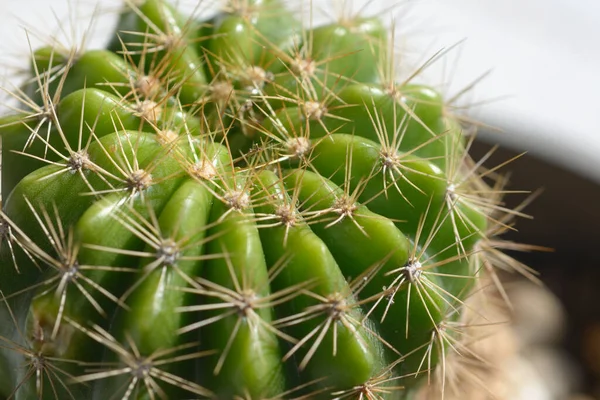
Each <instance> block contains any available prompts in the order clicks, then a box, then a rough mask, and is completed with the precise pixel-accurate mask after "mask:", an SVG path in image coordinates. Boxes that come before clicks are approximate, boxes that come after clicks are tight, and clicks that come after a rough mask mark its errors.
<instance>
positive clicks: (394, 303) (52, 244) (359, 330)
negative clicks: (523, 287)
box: [0, 0, 527, 399]
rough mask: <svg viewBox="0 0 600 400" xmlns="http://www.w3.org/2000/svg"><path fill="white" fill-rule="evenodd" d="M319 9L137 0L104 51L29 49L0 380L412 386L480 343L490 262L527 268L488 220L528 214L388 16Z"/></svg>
mask: <svg viewBox="0 0 600 400" xmlns="http://www.w3.org/2000/svg"><path fill="white" fill-rule="evenodd" d="M199 11H202V10H199ZM310 25H311V27H306V26H303V24H301V23H300V22H299V21H298V20H297V19H296V17H295V13H294V12H293V11H291V10H287V9H285V8H283V7H282V5H281V4H280V3H279V1H275V0H271V1H267V0H264V1H259V0H254V1H250V0H245V1H230V2H229V3H228V4H227V6H226V7H225V8H223V10H222V12H220V13H218V14H217V15H216V16H214V17H213V18H211V19H209V20H201V19H200V18H197V17H196V16H193V17H190V18H188V17H186V16H184V15H183V14H182V13H181V12H179V11H178V10H176V9H175V8H174V7H173V6H172V5H170V4H168V3H165V2H163V1H160V0H146V1H142V2H139V1H136V2H131V3H130V2H128V7H127V8H126V9H124V10H123V12H122V14H121V15H120V17H119V21H118V26H117V28H116V30H115V32H114V34H113V35H112V37H111V41H110V43H109V44H108V46H107V49H104V50H83V49H78V50H76V51H70V50H64V47H63V46H59V45H58V44H57V43H49V44H48V46H46V47H42V48H39V49H36V50H35V51H32V56H31V71H32V73H31V78H30V79H29V80H27V81H26V82H25V84H24V85H22V86H21V87H20V88H15V89H10V90H9V89H6V91H7V92H8V93H9V94H11V95H12V97H14V98H15V99H16V100H17V101H18V102H19V104H18V107H17V108H15V109H14V110H13V112H12V113H11V114H10V115H7V116H4V117H3V118H2V119H1V120H0V127H1V128H0V134H1V138H2V156H3V161H2V167H3V169H2V193H3V195H4V196H5V197H6V198H5V199H4V202H3V203H2V214H1V216H2V219H1V221H0V223H1V225H0V227H1V230H0V232H1V233H2V247H1V251H2V263H1V265H0V268H1V274H2V280H1V284H0V290H1V293H2V295H1V300H2V302H1V304H2V306H1V307H0V313H1V315H0V318H2V321H3V322H2V324H1V326H0V350H1V352H0V397H3V398H6V399H34V398H35V399H38V398H39V399H186V398H219V399H289V398H305V399H309V398H315V399H317V398H323V399H332V398H336V399H412V398H414V396H415V394H414V393H415V392H416V391H417V390H419V388H421V387H422V386H424V385H427V384H428V382H429V381H430V380H431V379H432V378H433V372H434V371H440V370H441V371H442V373H441V376H442V378H441V379H442V380H443V381H445V378H444V376H445V374H444V371H445V370H446V369H447V368H451V365H450V364H449V363H448V362H446V360H447V359H448V360H449V359H450V358H449V357H448V354H449V353H456V354H457V355H459V354H461V353H463V354H468V352H469V350H468V349H466V347H465V344H464V343H465V341H470V340H474V338H473V337H472V336H469V337H464V336H465V335H464V334H463V330H462V327H463V326H464V321H463V319H462V315H463V310H464V308H465V307H466V306H465V302H466V301H467V299H468V298H469V297H471V296H474V295H475V294H477V293H479V292H482V291H483V286H482V285H484V284H483V283H482V282H483V281H482V278H481V275H482V274H484V275H492V276H495V275H494V274H495V272H494V269H493V268H494V266H493V263H492V262H493V261H500V262H501V264H499V266H500V267H502V268H516V269H518V270H520V271H522V272H525V273H527V270H523V268H524V267H523V266H521V265H520V264H518V263H517V262H516V261H512V260H511V259H510V258H508V257H507V256H504V255H503V254H502V253H501V252H500V250H501V249H502V248H503V247H505V246H506V247H509V248H511V249H515V248H516V249H518V248H519V247H518V246H516V245H514V244H505V243H503V242H502V241H501V240H500V239H497V237H496V236H497V234H498V233H501V232H502V231H504V230H505V229H510V227H511V226H512V220H513V218H514V217H515V216H520V215H522V214H521V212H520V210H510V209H506V208H504V207H503V205H502V204H503V203H502V195H503V194H504V193H505V190H504V184H505V180H504V179H502V178H501V177H500V176H499V175H498V174H497V172H496V169H495V168H494V169H491V170H490V169H485V168H484V167H483V166H482V162H474V161H473V160H471V159H470V157H469V155H468V149H469V146H470V144H471V143H472V140H473V138H474V136H473V135H472V134H469V135H467V134H463V132H468V131H467V130H463V126H462V125H461V118H460V117H459V116H456V115H454V113H453V112H452V108H451V107H450V106H449V105H448V104H447V103H445V102H444V99H443V98H442V96H441V94H439V93H438V92H437V91H436V90H434V89H433V88H430V87H428V86H425V85H422V84H417V83H414V82H413V80H414V79H415V78H416V77H417V76H418V72H419V70H417V72H415V74H413V75H412V76H411V78H410V79H408V80H406V81H403V82H398V81H396V77H395V73H394V68H395V66H394V62H395V61H394V59H395V57H394V56H393V40H392V39H391V38H390V37H389V33H388V31H389V29H388V28H387V27H386V26H385V25H384V23H383V22H382V21H381V19H380V18H379V17H367V16H360V15H350V16H344V17H340V18H339V19H337V20H336V21H334V22H331V23H329V24H328V25H325V26H319V27H315V28H312V24H310ZM390 49H392V50H390ZM6 195H8V196H6ZM473 358H475V357H473ZM481 362H484V361H481ZM438 375H439V374H438ZM436 376H437V375H436ZM438 386H439V387H441V388H442V392H441V393H439V396H440V397H442V396H443V391H444V387H445V385H443V384H442V385H441V386H440V385H438Z"/></svg>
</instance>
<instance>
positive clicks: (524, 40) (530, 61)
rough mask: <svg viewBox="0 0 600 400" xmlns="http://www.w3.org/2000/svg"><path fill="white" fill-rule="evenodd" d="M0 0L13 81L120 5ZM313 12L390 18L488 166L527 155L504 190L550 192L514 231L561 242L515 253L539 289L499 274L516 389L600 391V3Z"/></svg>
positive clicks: (441, 0) (566, 393)
mask: <svg viewBox="0 0 600 400" xmlns="http://www.w3.org/2000/svg"><path fill="white" fill-rule="evenodd" d="M182 3H183V5H184V6H185V7H187V8H188V9H192V8H193V7H194V6H195V4H196V2H195V1H189V0H188V1H184V2H182ZM204 3H205V5H206V6H208V7H209V8H211V9H216V8H217V2H216V1H212V2H211V1H205V2H204ZM290 3H291V5H292V6H297V3H298V2H297V1H290ZM343 3H344V4H343ZM348 3H353V4H348ZM0 4H1V6H2V8H1V12H0V37H2V41H1V43H0V49H1V51H2V52H1V53H0V54H2V55H1V56H0V84H1V85H2V86H3V87H10V86H9V85H8V83H7V81H8V80H9V79H11V81H12V77H13V76H14V75H15V74H16V73H18V72H19V71H22V70H26V69H27V64H26V62H24V60H26V59H27V57H28V54H29V48H30V47H31V48H35V47H36V46H37V45H39V44H40V43H41V41H40V40H39V37H43V36H45V35H48V34H49V33H52V34H54V35H56V36H57V37H58V38H59V40H60V41H61V42H62V43H65V44H69V45H72V44H78V45H80V44H81V40H80V39H81V37H82V36H83V34H84V32H85V31H86V30H89V29H93V31H95V32H97V34H88V38H89V40H88V41H87V43H86V46H88V47H99V46H101V45H102V44H103V42H104V40H105V35H104V36H103V35H102V33H103V32H110V30H111V29H112V28H113V24H114V22H115V14H114V12H115V11H117V10H118V9H119V6H120V4H121V2H120V1H117V0H110V1H109V0H105V1H103V2H102V4H101V9H98V8H96V7H97V4H98V3H97V2H96V1H91V0H37V1H36V0H19V1H16V0H0ZM313 7H314V8H315V10H316V15H317V16H318V17H317V21H319V20H326V19H327V15H328V14H329V15H331V14H334V15H335V13H336V12H340V11H339V10H341V9H342V8H344V7H353V8H354V9H360V8H361V7H364V9H365V11H366V12H367V13H368V14H373V13H377V12H384V13H385V15H386V16H387V15H393V16H394V22H393V23H394V25H395V28H396V31H397V32H398V36H397V39H396V46H397V47H398V48H399V49H400V52H401V54H402V55H403V57H402V58H401V60H400V65H401V66H402V71H400V72H401V74H404V76H408V75H410V74H411V73H413V72H414V71H415V70H416V69H418V68H420V67H422V66H424V65H427V68H426V69H425V70H424V71H423V73H422V79H421V80H422V81H425V82H428V83H430V84H433V85H435V86H436V87H439V88H440V89H441V90H442V91H443V92H444V93H445V95H446V97H447V98H453V97H456V101H455V102H453V105H454V106H455V107H457V108H458V109H460V110H461V111H462V112H464V113H466V115H468V116H469V117H470V118H472V119H473V120H476V121H479V122H480V124H481V125H482V128H481V129H480V133H479V139H478V140H477V142H476V144H475V146H474V147H473V149H472V150H473V151H472V152H473V155H474V157H475V158H476V159H477V158H478V157H481V156H483V155H484V154H485V153H486V152H487V151H488V150H489V149H490V148H491V146H492V144H495V143H500V145H501V147H500V149H499V150H497V151H496V152H495V153H494V155H493V156H492V157H491V158H490V160H489V161H488V163H487V165H488V166H495V165H498V164H500V163H502V162H504V161H506V160H508V159H510V158H512V157H514V156H515V155H516V154H520V153H522V152H525V151H526V152H527V154H526V155H524V156H522V157H520V158H519V159H517V160H516V161H514V162H511V163H510V165H508V166H506V167H505V168H503V170H504V171H507V172H508V171H510V172H511V185H510V187H509V189H518V190H531V191H535V190H537V189H540V188H541V189H543V193H542V194H541V195H540V196H539V197H538V198H537V199H536V200H535V201H534V202H533V203H532V204H531V205H530V206H529V207H528V208H527V209H526V210H525V211H526V212H527V213H528V214H530V215H532V216H533V217H534V219H522V220H520V221H519V222H518V225H517V228H518V232H511V233H509V234H508V238H510V239H514V240H515V241H517V242H522V243H530V244H535V245H539V246H546V247H550V248H553V249H554V251H552V252H532V253H520V254H513V256H515V257H516V258H518V259H519V260H521V261H523V262H524V263H526V264H527V265H530V266H531V267H532V268H534V269H535V270H536V271H538V272H539V276H540V279H541V281H542V282H543V285H542V286H540V285H534V284H531V283H527V282H524V281H523V279H521V278H520V277H519V276H516V275H511V274H507V276H504V277H503V278H504V279H505V282H506V287H507V288H508V290H509V291H510V292H511V295H512V298H513V301H514V306H515V312H514V315H513V316H514V321H515V322H514V325H513V327H514V328H513V330H514V332H515V335H516V337H518V344H517V345H515V346H516V347H517V350H516V351H517V353H518V354H519V357H520V358H519V360H520V362H523V363H525V364H524V365H526V366H527V367H526V368H529V369H528V371H530V372H529V373H523V374H522V376H521V378H522V380H523V382H522V384H523V388H522V390H521V391H516V392H515V393H514V394H513V395H512V397H507V398H511V399H523V400H525V399H531V400H546V399H548V400H562V399H570V400H583V399H600V186H599V183H600V132H598V129H599V127H600V72H599V71H600V1H598V0H503V1H497V0H452V1H448V0H405V1H402V2H398V4H397V5H396V6H395V7H393V8H391V9H390V8H389V1H377V0H372V1H358V0H355V1H354V2H351V1H342V0H339V1H338V0H323V1H321V0H314V1H313ZM382 10H383V11H382ZM305 11H306V10H305ZM93 15H94V17H93V18H92V16H93ZM69 21H70V22H69ZM90 21H94V23H93V24H91V23H90ZM26 31H27V32H28V33H27V35H26V34H25V32H26ZM74 38H76V39H74ZM28 43H29V44H28ZM440 53H441V54H440ZM436 54H438V56H437V57H434V56H435V55H436ZM432 57H434V58H435V60H433V62H431V63H428V62H427V61H428V60H429V59H430V58H432ZM429 64H431V65H429ZM479 78H481V79H479ZM466 89H468V90H466ZM463 91H464V93H463ZM459 94H460V95H459ZM521 200H522V197H520V198H518V197H515V199H511V198H510V197H509V198H508V199H507V205H508V206H515V205H517V204H518V202H520V201H521ZM516 370H517V371H521V370H520V369H518V368H517V369H516ZM532 371H533V372H532ZM482 398H485V397H482ZM490 398H493V397H490Z"/></svg>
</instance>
